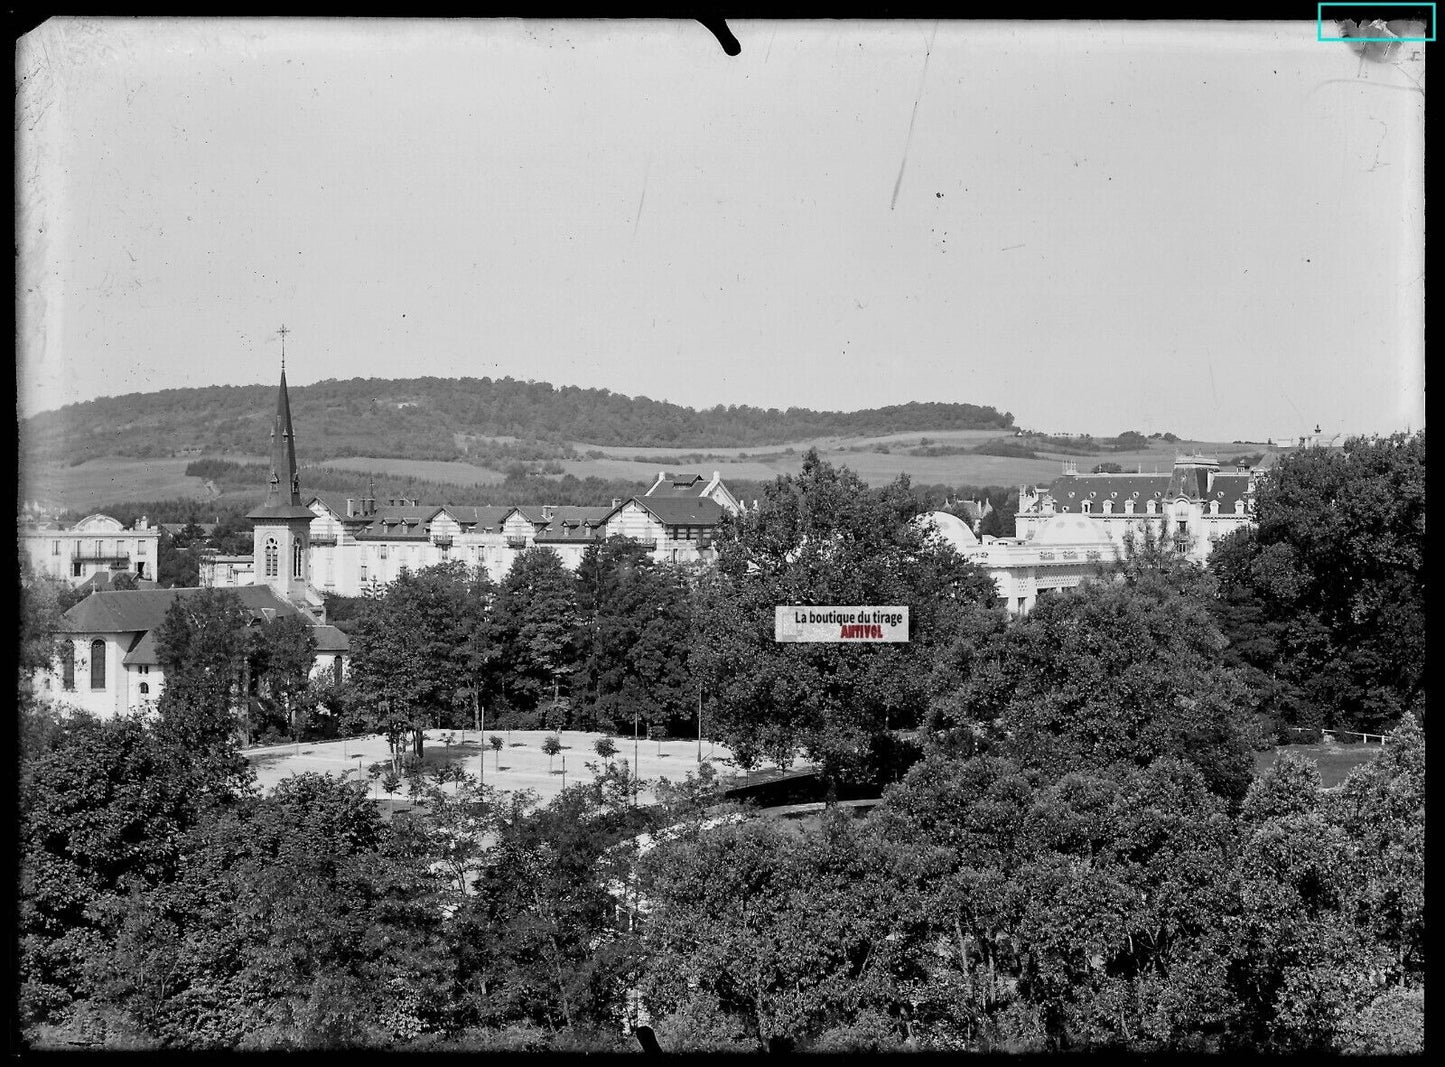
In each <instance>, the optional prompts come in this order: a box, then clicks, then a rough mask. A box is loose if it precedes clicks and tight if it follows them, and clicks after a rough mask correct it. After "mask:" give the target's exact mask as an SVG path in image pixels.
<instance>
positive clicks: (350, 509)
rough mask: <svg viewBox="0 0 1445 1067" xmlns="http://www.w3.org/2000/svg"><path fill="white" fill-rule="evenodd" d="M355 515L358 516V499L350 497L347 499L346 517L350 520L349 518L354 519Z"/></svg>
mask: <svg viewBox="0 0 1445 1067" xmlns="http://www.w3.org/2000/svg"><path fill="white" fill-rule="evenodd" d="M355 514H356V498H355V497H350V496H349V497H347V498H346V517H347V518H348V519H349V518H351V517H352V516H353V515H355Z"/></svg>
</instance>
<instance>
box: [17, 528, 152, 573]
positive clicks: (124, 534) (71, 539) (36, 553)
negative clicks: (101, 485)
mask: <svg viewBox="0 0 1445 1067" xmlns="http://www.w3.org/2000/svg"><path fill="white" fill-rule="evenodd" d="M20 543H21V544H22V545H23V546H24V548H25V552H26V555H27V556H28V557H29V559H30V566H31V567H32V568H33V569H34V570H35V571H36V572H37V573H40V574H49V575H51V576H53V577H56V578H63V579H65V580H66V581H68V582H70V584H71V585H81V584H83V583H84V582H86V581H87V580H88V579H90V578H92V577H94V576H95V575H96V574H102V573H109V572H112V571H123V572H128V573H130V574H134V575H135V576H136V577H137V578H147V579H149V578H154V577H155V573H156V568H157V563H156V560H157V559H158V558H159V552H160V530H159V528H158V527H156V526H155V525H153V524H149V523H147V522H146V519H145V516H144V515H142V516H141V517H140V518H139V519H137V520H136V524H135V525H134V526H133V527H130V528H126V526H125V525H124V524H123V523H121V522H120V521H119V520H118V519H113V518H111V517H110V516H109V515H87V516H86V517H85V518H83V519H81V520H80V521H79V522H77V523H76V524H75V525H74V526H68V527H67V526H61V525H59V524H48V523H32V522H29V521H22V523H21V525H20Z"/></svg>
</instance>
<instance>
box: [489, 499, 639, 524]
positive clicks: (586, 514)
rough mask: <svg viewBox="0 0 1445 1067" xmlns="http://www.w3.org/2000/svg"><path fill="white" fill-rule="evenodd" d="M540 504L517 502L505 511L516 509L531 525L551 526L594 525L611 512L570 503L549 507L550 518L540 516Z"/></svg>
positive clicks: (509, 511)
mask: <svg viewBox="0 0 1445 1067" xmlns="http://www.w3.org/2000/svg"><path fill="white" fill-rule="evenodd" d="M542 507H543V505H541V504H518V505H517V507H516V508H509V509H508V511H507V513H508V514H511V512H512V511H517V512H518V513H520V514H521V516H522V518H524V519H526V520H527V521H528V522H530V523H531V524H532V525H533V526H548V525H550V526H552V527H553V528H556V527H557V526H558V524H559V523H570V524H582V523H587V524H590V525H596V524H597V523H600V522H602V521H603V520H604V519H606V518H607V516H608V515H611V514H612V510H613V509H612V508H610V507H608V508H583V507H576V506H574V505H571V504H564V505H561V506H558V507H554V508H552V509H551V518H550V519H547V518H543V517H542Z"/></svg>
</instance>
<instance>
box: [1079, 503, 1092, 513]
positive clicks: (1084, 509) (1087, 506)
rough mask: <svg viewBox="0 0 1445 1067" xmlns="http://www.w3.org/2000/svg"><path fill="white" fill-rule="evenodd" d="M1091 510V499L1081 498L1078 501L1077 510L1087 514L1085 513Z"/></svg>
mask: <svg viewBox="0 0 1445 1067" xmlns="http://www.w3.org/2000/svg"><path fill="white" fill-rule="evenodd" d="M1093 510H1094V503H1093V501H1091V500H1082V501H1080V502H1079V511H1080V512H1081V513H1082V514H1084V515H1087V514H1089V513H1090V512H1091V511H1093Z"/></svg>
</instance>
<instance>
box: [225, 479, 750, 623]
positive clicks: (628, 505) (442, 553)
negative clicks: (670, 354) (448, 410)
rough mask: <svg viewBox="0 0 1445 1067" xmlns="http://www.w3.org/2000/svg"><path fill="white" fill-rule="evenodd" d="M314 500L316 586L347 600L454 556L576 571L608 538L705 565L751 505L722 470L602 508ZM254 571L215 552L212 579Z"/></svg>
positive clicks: (229, 581)
mask: <svg viewBox="0 0 1445 1067" xmlns="http://www.w3.org/2000/svg"><path fill="white" fill-rule="evenodd" d="M306 506H307V509H308V510H309V512H310V514H311V521H310V524H309V529H308V535H307V539H306V543H307V545H308V551H309V566H308V569H307V573H308V575H309V580H310V582H311V584H312V585H313V586H314V587H315V589H317V590H319V591H321V592H326V593H335V594H338V595H341V596H361V595H364V594H368V593H375V592H378V591H379V590H381V589H384V588H385V587H386V586H387V585H388V584H390V583H391V582H393V581H395V580H396V577H397V575H399V574H400V573H401V570H402V568H403V567H404V568H406V569H408V570H411V571H416V570H420V569H422V568H424V567H431V566H434V565H436V564H438V563H445V562H448V561H451V560H457V561H460V562H461V563H464V564H466V565H467V566H468V567H478V566H480V567H482V568H484V569H485V570H486V572H487V574H488V575H489V576H490V577H491V578H492V580H493V581H500V580H501V579H502V577H503V576H504V575H506V573H507V571H508V570H509V569H510V568H511V566H512V563H513V562H514V561H515V560H516V558H517V557H518V556H519V555H521V554H522V553H523V552H525V551H527V550H528V549H530V548H534V547H541V548H547V549H550V550H551V551H553V552H556V553H557V554H558V555H559V556H560V557H561V558H562V562H563V565H564V566H566V567H567V568H568V569H570V570H575V569H576V568H577V565H578V564H579V563H580V562H581V560H582V554H583V552H585V551H586V549H587V546H588V545H589V544H591V543H592V542H594V541H596V540H598V539H599V538H606V537H631V538H634V539H635V540H637V541H639V542H640V543H642V544H643V545H644V546H646V547H647V548H648V550H649V551H650V553H651V555H652V557H653V558H654V559H655V560H657V561H658V562H668V563H679V564H689V563H700V562H705V561H707V560H710V559H711V558H712V557H713V555H714V553H713V549H712V539H713V537H714V535H715V534H716V532H717V526H718V523H719V522H720V521H721V519H722V516H723V515H724V514H725V513H732V514H737V513H738V512H739V511H740V510H741V507H740V505H739V504H738V502H737V500H736V499H735V498H734V497H733V495H732V493H731V492H730V491H729V490H728V488H727V486H726V485H724V484H723V481H722V476H721V475H720V474H719V473H718V472H717V471H714V472H713V475H712V477H711V478H710V479H709V478H704V477H703V476H702V475H700V474H691V475H687V476H684V477H674V478H668V477H667V476H666V474H665V473H660V474H659V475H658V477H657V480H656V481H655V482H654V483H653V484H652V486H651V487H649V488H648V489H647V491H646V492H644V493H643V494H642V495H641V496H636V497H629V498H628V499H626V500H622V499H614V500H613V501H612V503H611V504H610V505H606V506H599V507H575V506H559V505H551V504H535V505H534V504H521V505H515V506H512V507H492V506H479V505H473V504H423V503H421V502H420V501H417V500H407V499H390V500H386V501H380V502H378V501H377V500H376V495H375V489H374V488H373V489H369V490H368V495H367V496H363V497H348V498H344V499H343V498H340V497H335V496H332V495H330V494H312V495H311V496H309V497H308V498H307V504H306ZM253 567H254V565H253V563H251V561H250V560H249V559H248V558H247V557H244V556H213V557H210V558H209V559H206V560H204V561H203V562H202V565H201V570H202V584H203V585H214V586H243V585H246V584H249V582H250V581H251V580H252V571H253Z"/></svg>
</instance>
